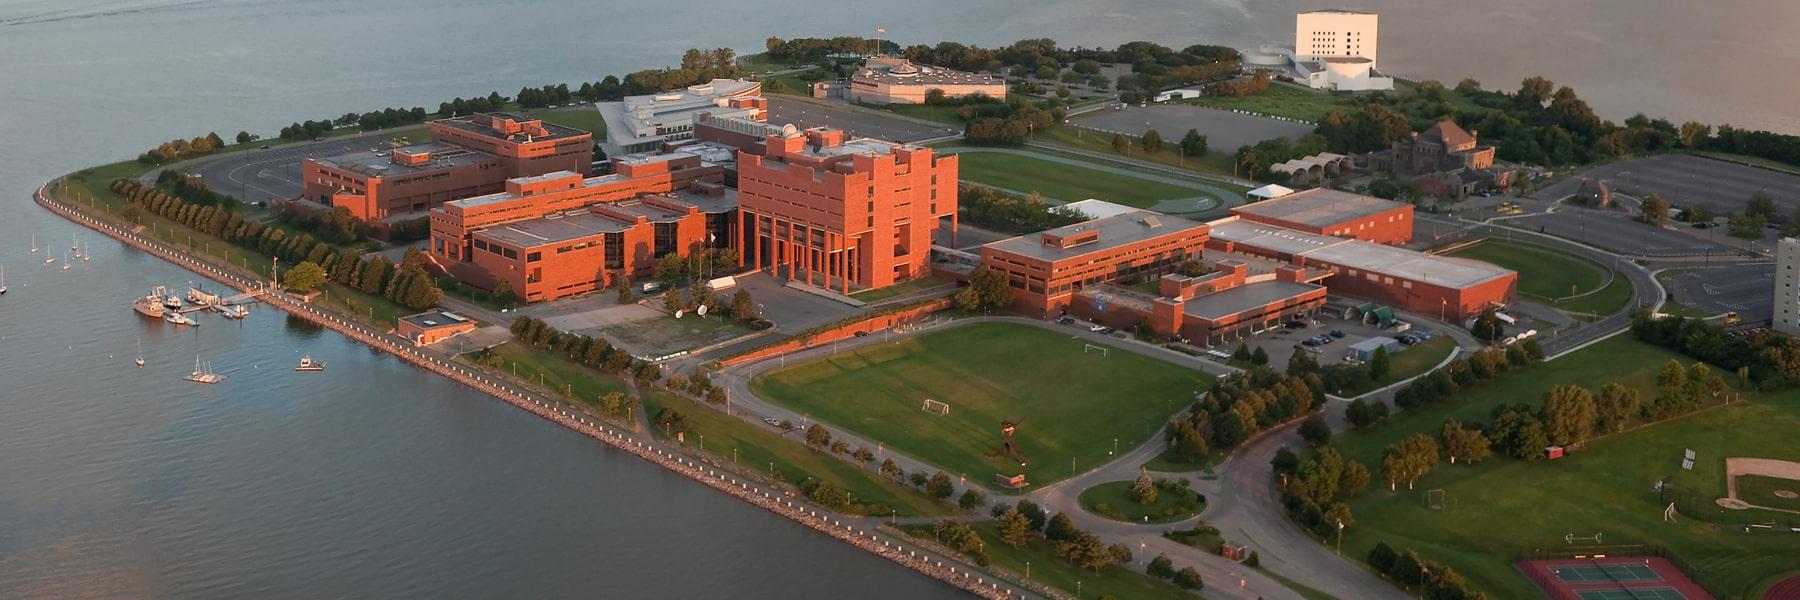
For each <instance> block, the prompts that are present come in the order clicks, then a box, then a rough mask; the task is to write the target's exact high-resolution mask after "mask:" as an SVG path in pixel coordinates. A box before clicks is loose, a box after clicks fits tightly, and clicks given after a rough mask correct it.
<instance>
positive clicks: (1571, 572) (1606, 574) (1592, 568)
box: [1550, 563, 1662, 583]
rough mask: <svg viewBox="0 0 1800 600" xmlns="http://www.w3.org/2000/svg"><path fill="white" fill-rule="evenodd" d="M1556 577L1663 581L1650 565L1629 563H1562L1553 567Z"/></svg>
mask: <svg viewBox="0 0 1800 600" xmlns="http://www.w3.org/2000/svg"><path fill="white" fill-rule="evenodd" d="M1550 571H1551V572H1553V573H1556V578H1557V579H1561V580H1563V581H1566V582H1569V583H1585V582H1589V581H1662V576H1661V575H1657V574H1656V570H1655V569H1651V568H1650V567H1649V565H1644V564H1638V563H1629V564H1618V563H1613V564H1592V565H1562V566H1556V567H1551V568H1550Z"/></svg>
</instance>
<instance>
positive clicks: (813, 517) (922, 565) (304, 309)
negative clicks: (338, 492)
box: [33, 182, 1028, 599]
mask: <svg viewBox="0 0 1800 600" xmlns="http://www.w3.org/2000/svg"><path fill="white" fill-rule="evenodd" d="M54 183H55V182H50V183H46V184H44V185H41V186H39V187H38V189H37V190H36V191H35V192H34V193H33V196H34V198H33V199H34V200H35V201H36V202H37V203H38V204H39V205H41V206H43V207H44V208H46V209H49V210H50V211H51V212H54V213H56V214H58V215H60V216H62V217H64V218H66V219H69V220H70V221H73V222H75V223H76V224H78V225H81V226H83V227H87V228H89V229H92V230H94V231H97V232H100V233H102V234H104V235H106V236H108V237H111V238H113V239H116V240H118V241H120V242H122V243H124V244H126V245H128V246H131V247H133V248H136V249H138V250H142V251H144V252H146V253H149V254H152V255H155V256H157V257H160V258H162V259H164V260H167V261H169V262H172V263H175V264H176V265H179V266H181V267H183V268H186V269H188V270H190V271H193V272H195V273H199V274H200V275H202V276H205V277H207V278H209V279H212V280H214V281H217V282H219V283H221V284H224V285H227V286H230V287H232V288H234V289H237V290H239V291H245V292H248V291H256V290H260V289H264V287H265V284H264V282H262V281H260V280H256V279H252V278H251V277H248V276H245V275H244V274H242V273H241V272H240V271H239V270H237V269H235V268H233V267H230V266H221V265H219V264H217V263H214V262H212V261H209V260H205V259H202V258H199V257H197V256H194V255H192V254H189V253H187V252H183V251H181V250H180V249H177V248H176V247H174V246H171V245H169V244H165V243H163V242H160V241H157V240H154V239H151V238H150V237H147V236H145V235H142V234H139V233H137V232H134V231H130V230H127V229H125V228H124V227H122V226H120V225H118V224H114V223H111V222H108V221H105V220H101V219H97V218H95V217H93V216H91V215H89V214H87V213H86V212H84V211H83V210H82V209H81V208H80V207H79V205H76V204H73V203H69V202H64V201H62V200H58V199H55V198H51V197H50V195H49V192H48V190H49V189H50V187H51V185H52V184H54ZM262 298H263V301H264V302H266V303H268V304H269V305H270V306H273V307H275V308H277V309H280V310H282V311H283V312H286V313H288V314H290V315H294V316H296V317H299V318H302V319H306V320H307V321H310V322H312V323H315V324H317V325H319V326H322V327H325V328H328V329H331V330H332V331H336V332H338V333H341V334H344V335H346V336H349V337H350V338H351V339H354V340H356V341H358V342H361V343H363V344H366V345H368V346H369V347H371V348H375V349H377V350H381V351H384V352H387V353H389V354H391V355H393V356H395V357H397V358H399V359H401V360H404V361H406V362H408V363H411V364H413V365H416V366H418V367H421V368H424V369H427V370H430V371H431V372H434V373H437V374H439V375H442V376H444V377H448V378H450V379H451V380H453V381H456V382H458V383H461V384H464V385H467V386H469V387H472V388H475V389H477V390H480V391H481V392H483V393H486V394H488V395H490V396H493V397H495V398H498V399H500V400H503V401H505V402H506V403H508V404H511V405H513V406H515V407H518V408H520V409H523V410H525V411H527V412H530V413H532V414H534V415H537V416H539V417H542V418H544V419H547V420H549V421H551V422H554V423H556V424H559V425H562V426H564V427H567V428H569V429H571V430H574V431H577V432H580V433H581V434H583V435H586V436H589V437H592V438H594V439H596V440H599V441H601V442H603V443H605V444H607V445H609V446H611V447H613V448H616V449H618V450H622V451H624V452H628V453H631V454H632V455H635V456H637V457H639V458H642V459H644V460H646V461H649V462H650V463H652V464H655V465H657V466H660V467H662V468H664V469H668V470H670V471H673V472H676V473H679V474H681V475H685V476H687V477H689V478H691V479H693V480H695V481H698V482H700V483H702V484H705V485H706V486H707V487H711V488H713V489H715V490H718V491H721V492H724V493H726V494H729V495H731V496H733V497H736V498H738V499H740V500H743V501H745V502H749V503H750V504H753V505H756V506H759V507H762V508H764V509H766V510H768V511H770V512H773V513H775V514H778V515H781V516H783V517H787V518H788V519H791V520H793V521H795V522H797V523H800V524H801V525H805V526H807V527H809V528H812V529H813V530H815V531H818V532H820V533H824V534H826V535H829V536H831V537H833V538H836V539H838V540H841V541H843V542H845V543H848V544H850V545H852V546H855V547H857V548H860V549H862V550H865V551H868V552H871V553H874V554H875V555H877V556H880V557H882V558H886V559H888V560H891V561H893V562H895V563H898V564H900V565H903V566H905V567H907V568H910V569H913V570H914V571H917V572H919V573H921V574H924V575H926V576H928V577H931V578H934V579H937V580H939V581H943V582H944V583H947V584H949V585H951V586H954V587H956V588H959V589H962V590H964V591H967V592H969V593H971V594H974V595H975V596H977V597H981V598H994V599H1000V598H1021V597H1028V596H1026V594H1024V593H1023V592H1021V591H1018V590H1015V589H1014V588H1012V587H1011V586H1010V585H1005V584H1003V583H1001V582H999V581H996V580H992V579H987V578H986V577H985V576H983V575H981V574H978V573H974V572H971V571H969V570H968V569H966V568H962V567H959V566H956V565H954V564H948V563H945V562H943V561H942V560H941V559H938V558H936V557H933V556H931V555H930V554H928V553H923V552H920V551H918V550H915V549H912V548H908V547H905V546H904V545H901V544H898V543H894V542H891V541H889V540H887V539H884V538H882V537H878V536H877V535H875V533H873V532H871V531H867V530H865V529H864V528H862V527H859V526H857V525H855V524H852V523H845V522H843V521H842V520H840V519H838V518H836V517H833V516H831V515H829V514H825V513H820V512H818V511H817V510H815V509H813V508H811V507H808V506H805V505H802V504H800V503H796V502H793V501H791V500H789V499H788V498H787V497H786V496H785V494H783V493H781V492H778V491H770V490H766V489H763V488H761V487H760V486H757V485H754V484H752V483H749V482H746V481H743V480H740V479H738V478H736V477H733V476H731V475H729V474H727V473H724V472H721V471H718V470H716V469H713V468H711V467H707V466H705V465H702V464H699V463H696V462H694V461H692V460H688V459H687V458H684V457H681V456H678V455H675V454H672V453H669V452H667V451H664V450H662V449H661V448H658V447H656V445H655V444H654V443H650V444H646V443H644V442H643V440H641V439H638V438H635V437H633V436H631V435H630V434H627V433H625V432H623V431H621V430H619V429H617V428H614V427H611V426H608V425H605V424H603V423H599V422H596V421H594V420H592V419H589V418H587V417H586V416H583V415H578V414H575V413H572V412H569V411H567V410H564V409H563V407H562V405H561V403H560V402H557V401H554V400H544V399H542V398H539V397H537V396H535V395H532V394H529V393H525V392H523V391H520V390H518V389H516V388H514V387H512V386H509V385H507V384H506V383H504V382H501V381H499V380H497V379H494V378H490V377H488V376H486V375H485V374H482V373H479V372H476V371H474V370H472V369H470V368H468V367H466V366H463V365H461V364H458V363H456V362H454V361H453V360H452V359H451V358H449V357H447V356H445V355H443V354H441V353H438V352H435V351H432V350H429V349H422V348H418V347H415V346H413V345H412V344H411V343H410V342H408V341H406V340H405V339H403V338H400V337H397V336H394V335H391V334H388V333H384V332H379V331H375V330H373V329H370V328H368V327H366V326H363V325H362V324H360V323H356V322H353V321H351V320H350V319H348V318H346V317H343V316H341V315H338V314H336V313H335V312H332V311H327V310H322V309H319V308H317V307H314V306H312V305H310V304H305V303H302V302H299V301H297V300H294V299H293V298H291V297H289V296H288V295H287V294H285V293H283V292H279V291H274V292H270V293H267V294H263V296H262Z"/></svg>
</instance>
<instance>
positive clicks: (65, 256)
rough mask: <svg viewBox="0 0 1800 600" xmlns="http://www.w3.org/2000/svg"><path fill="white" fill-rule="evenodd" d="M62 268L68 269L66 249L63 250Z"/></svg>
mask: <svg viewBox="0 0 1800 600" xmlns="http://www.w3.org/2000/svg"><path fill="white" fill-rule="evenodd" d="M62 270H64V271H67V270H69V253H68V252H67V251H64V252H63V269H62Z"/></svg>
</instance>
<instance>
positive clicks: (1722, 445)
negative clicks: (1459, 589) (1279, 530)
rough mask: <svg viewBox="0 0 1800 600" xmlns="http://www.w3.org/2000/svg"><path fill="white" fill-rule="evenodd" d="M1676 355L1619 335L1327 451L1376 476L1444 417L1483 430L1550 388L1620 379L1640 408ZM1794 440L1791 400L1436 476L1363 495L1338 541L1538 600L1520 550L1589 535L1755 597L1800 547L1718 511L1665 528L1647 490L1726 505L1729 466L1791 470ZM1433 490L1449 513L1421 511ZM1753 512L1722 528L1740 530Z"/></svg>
mask: <svg viewBox="0 0 1800 600" xmlns="http://www.w3.org/2000/svg"><path fill="white" fill-rule="evenodd" d="M1671 356H1672V355H1671V354H1670V353H1668V352H1666V351H1663V350H1662V349H1659V348H1655V347H1652V346H1649V345H1647V344H1643V343H1641V342H1637V341H1636V340H1633V339H1631V338H1629V337H1627V336H1620V337H1616V338H1613V339H1611V340H1608V341H1606V342H1602V343H1600V344H1596V345H1595V346H1592V347H1590V348H1588V349H1586V350H1583V351H1581V352H1578V353H1575V354H1572V355H1570V356H1567V357H1564V358H1563V359H1560V360H1557V361H1553V362H1550V363H1545V364H1541V365H1536V366H1533V367H1531V368H1530V370H1528V371H1524V372H1515V373H1512V374H1509V375H1506V376H1505V379H1503V380H1501V381H1500V382H1497V383H1495V384H1490V385H1487V386H1484V387H1481V388H1477V389H1475V390H1471V391H1468V392H1464V393H1461V394H1459V395H1458V396H1457V398H1456V399H1455V400H1453V401H1450V402H1446V403H1441V404H1437V405H1433V406H1428V407H1424V408H1422V409H1417V410H1410V411H1405V412H1401V413H1399V414H1397V415H1396V416H1394V417H1392V418H1390V419H1388V420H1387V421H1384V422H1383V423H1381V424H1379V425H1377V426H1375V427H1374V428H1372V429H1370V430H1368V431H1360V432H1350V433H1344V434H1341V435H1339V436H1338V437H1336V438H1335V439H1334V440H1333V444H1334V445H1335V446H1337V447H1338V448H1339V449H1340V450H1341V451H1343V452H1344V453H1345V455H1346V456H1349V457H1351V458H1353V459H1356V460H1359V461H1361V462H1363V464H1365V465H1367V466H1369V467H1370V469H1371V471H1375V470H1376V467H1377V466H1378V465H1379V458H1380V455H1381V452H1382V450H1383V449H1384V448H1385V447H1387V446H1388V445H1389V444H1392V443H1394V442H1396V441H1398V440H1399V439H1400V438H1402V437H1405V436H1408V435H1411V434H1413V433H1415V432H1430V433H1432V434H1433V435H1435V434H1436V432H1437V431H1438V430H1439V429H1441V424H1442V421H1443V420H1444V419H1445V418H1446V417H1452V416H1454V417H1457V418H1459V419H1461V420H1463V421H1464V422H1465V423H1467V422H1470V421H1485V420H1486V419H1487V414H1488V412H1489V410H1490V409H1491V408H1492V407H1493V406H1495V405H1498V404H1501V403H1514V402H1528V403H1532V404H1537V403H1540V402H1541V401H1542V396H1543V393H1544V392H1545V391H1546V390H1548V389H1549V388H1551V387H1553V386H1556V385H1564V384H1570V383H1578V384H1582V385H1585V386H1588V387H1590V388H1598V387H1599V386H1601V385H1603V384H1605V383H1608V382H1615V381H1616V382H1619V383H1623V384H1625V385H1627V386H1630V387H1634V388H1637V389H1638V390H1640V392H1641V393H1644V394H1645V398H1646V399H1648V398H1649V397H1651V396H1653V395H1654V394H1655V391H1654V388H1655V384H1654V379H1655V374H1656V371H1657V369H1658V368H1660V367H1661V366H1662V365H1663V364H1664V363H1665V362H1666V361H1667V360H1668V359H1669V358H1670V357H1671ZM1684 362H1687V361H1684ZM1795 431H1800V392H1788V393H1784V394H1781V395H1779V396H1776V397H1771V398H1765V399H1762V400H1759V401H1754V402H1742V403H1738V404H1734V405H1727V406H1723V407H1717V408H1712V409H1708V410H1705V411H1703V412H1701V413H1698V414H1695V415H1690V416H1688V417H1686V418H1683V419H1679V420H1676V421H1672V422H1666V423H1661V424H1657V425H1654V426H1650V427H1647V428H1643V429H1639V430H1636V431H1632V432H1628V433H1625V434H1621V435H1617V436H1612V437H1609V438H1605V439H1601V440H1599V441H1596V442H1592V443H1590V444H1589V445H1588V449H1587V450H1586V451H1585V452H1581V453H1578V454H1575V455H1573V456H1572V457H1570V458H1566V459H1563V460H1558V461H1554V462H1534V463H1527V462H1522V461H1517V460H1512V459H1494V460H1490V461H1488V462H1484V463H1482V464H1481V465H1478V466H1474V467H1470V466H1467V465H1449V464H1447V463H1446V464H1440V465H1439V466H1438V467H1437V469H1436V470H1434V471H1432V473H1431V474H1430V475H1427V476H1426V477H1425V478H1424V479H1422V480H1420V481H1419V482H1418V484H1417V485H1416V486H1415V489H1413V490H1407V489H1406V488H1405V487H1404V486H1402V488H1401V489H1400V490H1399V491H1398V492H1388V491H1387V490H1386V489H1385V488H1384V487H1381V485H1380V483H1379V482H1375V483H1372V484H1371V489H1370V490H1369V491H1366V492H1364V493H1363V494H1362V495H1361V496H1359V497H1358V498H1356V499H1355V500H1354V501H1353V502H1352V503H1351V507H1352V511H1353V514H1354V515H1355V517H1356V522H1355V523H1354V524H1352V525H1351V526H1350V527H1349V528H1348V529H1347V530H1346V531H1345V535H1344V553H1345V554H1346V555H1349V556H1352V557H1356V558H1361V557H1363V556H1366V555H1367V553H1368V551H1369V549H1370V548H1371V547H1373V546H1374V544H1375V543H1376V542H1383V541H1385V542H1387V543H1388V544H1389V545H1390V546H1394V547H1396V548H1413V549H1416V550H1418V551H1419V552H1420V553H1421V554H1423V555H1424V556H1425V557H1427V558H1429V559H1431V560H1436V561H1440V562H1444V563H1446V564H1448V565H1450V566H1451V567H1454V568H1455V569H1456V571H1457V572H1459V573H1462V574H1463V575H1465V576H1467V577H1468V578H1469V580H1470V582H1471V584H1473V585H1474V586H1475V587H1476V588H1477V589H1480V590H1482V591H1485V592H1487V593H1488V596H1489V597H1490V598H1494V597H1500V598H1524V597H1538V596H1539V595H1540V592H1537V591H1536V589H1535V587H1534V586H1532V584H1531V583H1530V582H1529V581H1527V580H1526V579H1525V578H1524V577H1521V576H1519V575H1518V574H1517V573H1516V572H1515V571H1514V570H1513V568H1512V561H1513V560H1514V559H1515V558H1516V556H1517V553H1518V552H1519V550H1521V549H1525V548H1558V547H1565V546H1567V544H1566V542H1565V541H1564V540H1563V536H1564V535H1566V534H1568V533H1576V534H1578V535H1592V534H1594V533H1597V532H1598V533H1604V535H1605V542H1606V543H1608V544H1639V543H1649V544H1663V545H1665V546H1667V547H1669V548H1670V549H1672V550H1673V551H1674V552H1675V553H1676V554H1678V555H1680V557H1681V558H1683V559H1685V560H1686V561H1687V562H1689V563H1691V564H1692V565H1694V567H1695V568H1697V569H1699V571H1700V576H1701V577H1702V578H1703V579H1705V580H1708V581H1712V582H1730V583H1731V584H1733V585H1744V586H1747V585H1751V584H1753V583H1754V582H1757V581H1760V580H1762V579H1763V578H1764V577H1766V576H1768V575H1769V574H1772V573H1776V572H1779V571H1780V570H1781V569H1782V568H1783V567H1788V568H1791V557H1792V556H1795V555H1796V554H1795V553H1796V552H1800V536H1792V535H1784V536H1779V537H1778V536H1776V535H1775V534H1762V535H1753V534H1742V533H1734V532H1732V531H1731V530H1730V529H1723V530H1714V529H1713V528H1712V527H1711V526H1710V525H1709V523H1708V521H1710V520H1713V519H1716V518H1719V516H1720V513H1717V512H1714V511H1713V509H1710V508H1707V509H1702V510H1701V511H1700V512H1701V513H1702V514H1689V515H1685V516H1684V517H1682V518H1681V519H1680V520H1679V521H1678V522H1676V523H1664V522H1663V519H1662V509H1663V505H1662V504H1661V503H1660V502H1659V500H1658V497H1657V496H1656V495H1655V494H1652V493H1651V492H1650V489H1651V484H1652V483H1653V482H1655V481H1656V480H1657V479H1658V478H1661V477H1667V476H1673V477H1675V482H1676V484H1677V485H1678V486H1680V487H1681V488H1682V489H1688V490H1696V491H1699V492H1701V493H1702V494H1703V495H1705V496H1708V497H1714V496H1723V495H1724V489H1725V488H1724V479H1723V470H1724V458H1725V457H1728V456H1767V457H1772V458H1785V459H1790V460H1791V459H1796V458H1800V446H1796V445H1794V444H1789V443H1783V442H1782V441H1781V440H1791V439H1792V436H1793V432H1795ZM1690 448H1691V449H1693V450H1695V451H1697V452H1698V453H1699V456H1700V460H1699V461H1698V465H1697V466H1696V468H1695V469H1694V470H1693V471H1691V472H1689V471H1682V470H1681V468H1680V465H1679V464H1678V463H1679V462H1680V459H1681V452H1682V450H1683V449H1690ZM1431 489H1443V490H1444V491H1445V498H1446V501H1447V504H1448V506H1449V508H1448V509H1447V510H1444V511H1433V510H1430V509H1429V508H1427V507H1426V503H1425V500H1426V499H1425V494H1426V491H1427V490H1431ZM1698 505H1700V506H1710V502H1706V501H1702V502H1699V503H1698ZM1759 512H1760V511H1748V513H1731V514H1725V517H1726V518H1727V519H1730V520H1732V522H1737V520H1741V519H1752V518H1756V516H1755V515H1756V513H1759ZM1706 513H1711V514H1706ZM1765 514H1766V513H1765Z"/></svg>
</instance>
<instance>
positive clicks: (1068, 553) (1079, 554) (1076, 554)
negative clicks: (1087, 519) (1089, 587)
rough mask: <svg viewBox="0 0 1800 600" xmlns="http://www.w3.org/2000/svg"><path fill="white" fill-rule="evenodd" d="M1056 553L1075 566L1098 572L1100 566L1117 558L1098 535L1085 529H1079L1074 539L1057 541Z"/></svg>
mask: <svg viewBox="0 0 1800 600" xmlns="http://www.w3.org/2000/svg"><path fill="white" fill-rule="evenodd" d="M1056 554H1057V555H1058V556H1061V557H1063V558H1064V559H1066V560H1068V561H1069V562H1071V563H1074V564H1075V566H1077V567H1080V568H1083V569H1087V570H1089V571H1094V572H1096V573H1097V572H1099V571H1100V569H1101V568H1102V567H1105V566H1106V565H1109V564H1112V563H1113V562H1116V561H1117V560H1118V555H1117V554H1116V553H1115V552H1114V551H1113V549H1112V548H1109V547H1107V545H1106V542H1104V541H1101V539H1100V537H1099V536H1096V535H1094V534H1092V533H1088V532H1086V531H1079V532H1076V534H1075V539H1072V540H1069V541H1066V542H1058V543H1057V544H1056Z"/></svg>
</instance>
